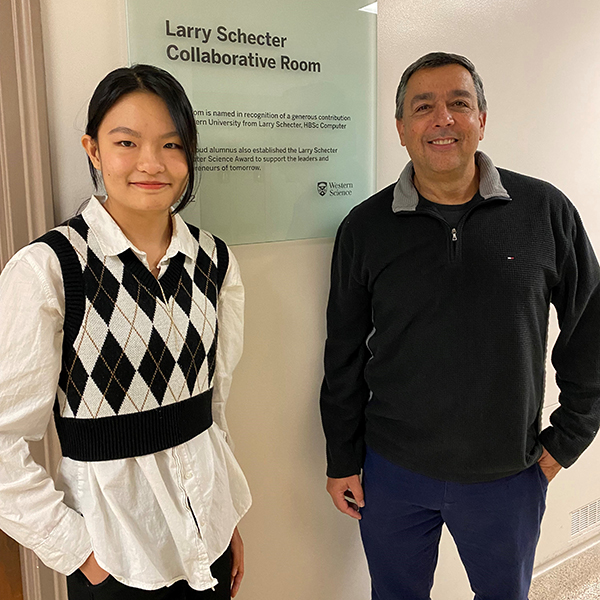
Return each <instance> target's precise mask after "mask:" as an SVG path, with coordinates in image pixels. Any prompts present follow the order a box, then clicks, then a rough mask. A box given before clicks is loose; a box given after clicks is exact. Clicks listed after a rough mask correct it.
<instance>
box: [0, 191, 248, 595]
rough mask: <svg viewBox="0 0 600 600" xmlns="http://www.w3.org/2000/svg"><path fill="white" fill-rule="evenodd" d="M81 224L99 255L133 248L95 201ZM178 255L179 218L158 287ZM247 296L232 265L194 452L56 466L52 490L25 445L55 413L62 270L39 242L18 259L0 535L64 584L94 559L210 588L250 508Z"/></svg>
mask: <svg viewBox="0 0 600 600" xmlns="http://www.w3.org/2000/svg"><path fill="white" fill-rule="evenodd" d="M83 216H84V218H85V220H86V222H87V223H88V225H89V226H90V229H91V230H92V232H93V233H94V234H95V235H96V237H97V239H98V241H99V243H100V245H101V248H102V250H103V252H104V253H105V254H106V255H108V256H112V255H117V254H120V253H121V252H123V251H125V250H127V249H128V248H131V250H133V251H134V252H135V254H136V256H137V257H138V258H139V259H140V260H141V261H142V262H143V264H144V265H145V266H146V267H148V261H147V257H146V254H145V253H144V252H141V251H140V250H138V249H137V248H135V246H133V244H132V243H131V242H130V241H129V240H128V239H127V238H126V237H125V235H124V234H123V232H122V231H121V230H120V229H119V227H118V225H117V224H116V223H115V221H114V220H113V219H112V218H111V216H110V215H109V214H108V212H107V211H106V210H105V209H104V208H103V207H102V205H101V203H100V202H99V201H98V199H96V198H95V197H92V199H91V200H90V202H89V204H88V206H87V207H86V208H85V210H84V211H83ZM179 252H182V253H183V254H185V255H186V257H189V258H191V259H192V260H195V259H196V251H195V244H194V239H193V237H192V235H191V233H190V232H189V230H188V228H187V226H186V225H185V224H184V222H183V220H182V219H181V217H179V216H178V215H176V216H175V217H174V218H173V236H172V239H171V243H170V245H169V247H168V249H167V252H166V254H165V256H164V257H163V258H162V260H161V261H160V263H159V279H160V277H161V276H162V274H164V272H165V270H166V269H167V267H168V265H169V261H170V259H171V258H173V257H174V256H176V255H177V254H178V253H179ZM243 310H244V289H243V287H242V282H241V279H240V274H239V267H238V264H237V261H236V260H235V257H234V256H233V254H232V253H231V252H230V253H229V267H228V271H227V274H226V276H225V280H224V282H223V285H222V288H221V291H220V295H219V302H218V312H217V317H218V322H219V342H218V345H217V359H216V369H215V375H214V390H213V399H212V405H213V409H212V411H213V419H214V423H213V425H212V426H211V427H210V428H209V429H207V430H206V431H204V432H203V433H201V434H200V435H198V436H196V437H195V438H193V439H192V440H190V441H189V442H186V443H184V444H181V445H180V446H176V447H174V448H170V449H167V450H163V451H161V452H157V453H156V454H150V455H146V456H138V457H133V458H125V459H119V460H110V461H100V462H81V461H76V460H72V459H69V458H63V459H62V461H61V464H60V468H59V473H58V477H57V480H56V482H53V481H52V479H51V478H50V477H49V475H48V474H47V472H46V471H45V470H44V469H43V468H42V467H41V466H40V465H38V464H36V463H35V462H34V460H33V459H32V457H31V454H30V452H29V446H28V443H27V442H28V441H31V440H39V439H41V438H42V437H43V435H44V433H45V431H46V428H47V426H48V422H49V420H50V418H51V415H52V408H53V405H54V401H55V397H56V389H57V384H58V377H59V374H60V370H61V352H62V350H61V348H62V338H63V320H64V312H65V299H64V290H63V282H62V275H61V269H60V264H59V262H58V258H57V257H56V255H55V254H54V252H53V251H52V250H51V249H50V247H49V246H47V245H46V244H33V245H30V246H27V247H25V248H23V249H22V250H20V251H19V252H17V254H15V256H14V257H13V258H12V259H11V260H10V261H9V263H8V264H7V265H6V267H5V268H4V271H3V272H2V274H1V275H0V528H1V529H3V530H4V531H5V532H6V533H8V535H10V536H11V537H13V538H14V539H16V540H17V541H18V542H19V543H21V544H22V545H23V546H26V547H28V548H31V549H32V550H33V551H34V552H36V554H37V555H38V556H39V557H40V559H41V560H42V561H43V562H44V563H45V564H46V565H48V566H49V567H51V568H52V569H55V570H56V571H59V572H61V573H64V574H67V575H68V574H70V573H72V572H73V571H75V570H76V569H77V568H78V567H79V566H81V565H82V564H83V562H84V561H85V560H86V558H87V557H88V556H89V555H90V553H91V552H92V551H93V552H94V555H95V558H96V560H97V561H98V564H99V565H100V566H101V567H102V568H103V569H105V570H106V571H108V572H109V573H111V574H112V575H113V577H115V578H116V579H117V580H119V581H120V582H122V583H124V584H126V585H129V586H134V587H138V588H142V589H148V590H150V589H157V588H160V587H163V586H165V585H170V584H172V583H174V582H175V581H177V580H179V579H185V580H187V581H188V582H189V584H190V585H191V587H193V588H194V589H196V590H204V589H208V588H210V587H213V586H214V585H216V583H217V581H216V579H214V577H213V576H212V574H211V571H210V565H211V564H212V563H213V562H214V561H215V560H216V559H217V558H218V557H219V556H220V555H221V554H222V553H223V552H224V551H225V550H226V548H227V546H228V545H229V542H230V540H231V536H232V533H233V530H234V528H235V526H236V525H237V523H238V522H239V520H240V519H241V517H242V516H243V515H244V514H245V513H246V511H247V510H248V508H249V507H250V504H251V497H250V491H249V489H248V484H247V483H246V479H245V477H244V475H243V473H242V471H241V469H240V467H239V465H238V463H237V462H236V460H235V458H234V456H233V453H232V450H231V448H230V447H229V445H228V443H227V440H228V430H227V424H226V421H225V402H226V400H227V396H228V394H229V388H230V386H231V375H232V372H233V369H234V368H235V366H236V364H237V363H238V361H239V359H240V356H241V352H242V344H243Z"/></svg>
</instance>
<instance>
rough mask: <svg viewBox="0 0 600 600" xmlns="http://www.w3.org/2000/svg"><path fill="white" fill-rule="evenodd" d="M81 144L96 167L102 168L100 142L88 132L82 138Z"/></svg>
mask: <svg viewBox="0 0 600 600" xmlns="http://www.w3.org/2000/svg"><path fill="white" fill-rule="evenodd" d="M81 145H82V146H83V149H84V150H85V151H86V153H87V155H88V156H89V157H90V160H91V161H92V164H93V165H94V167H95V168H96V169H98V170H100V150H99V149H98V142H96V140H94V139H92V138H91V136H89V135H87V134H86V135H84V136H83V137H82V138H81Z"/></svg>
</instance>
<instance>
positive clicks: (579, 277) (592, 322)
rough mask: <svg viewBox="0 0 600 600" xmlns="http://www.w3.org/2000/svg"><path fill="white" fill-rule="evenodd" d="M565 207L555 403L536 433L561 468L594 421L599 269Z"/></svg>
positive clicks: (598, 411) (597, 416)
mask: <svg viewBox="0 0 600 600" xmlns="http://www.w3.org/2000/svg"><path fill="white" fill-rule="evenodd" d="M571 209H572V214H571V219H570V227H569V231H568V234H567V240H566V243H565V255H564V259H563V263H562V266H561V268H560V269H559V276H560V281H559V283H558V285H557V286H556V287H555V288H554V289H553V290H552V303H553V304H554V306H555V307H556V311H557V314H558V322H559V326H560V334H559V336H558V339H557V341H556V344H555V346H554V349H553V351H552V363H553V365H554V368H555V370H556V381H557V384H558V387H559V389H560V395H559V401H560V406H559V408H557V409H556V410H555V411H554V412H553V413H552V414H551V415H550V423H551V425H550V426H549V427H548V428H546V429H544V430H543V431H542V432H541V434H540V441H541V443H542V444H543V445H544V447H545V448H546V449H547V450H548V452H550V454H551V455H552V456H553V457H554V458H555V459H556V460H557V461H558V462H559V463H560V464H561V465H562V466H563V467H569V466H571V465H572V464H573V463H574V462H575V461H576V460H577V458H578V457H579V455H580V454H581V453H582V452H583V451H584V450H585V449H586V448H587V447H588V445H589V444H590V443H591V442H592V440H593V439H594V436H595V435H596V433H597V432H598V426H599V423H600V268H599V266H598V261H597V260H596V257H595V255H594V251H593V249H592V245H591V243H590V241H589V239H588V237H587V235H586V232H585V229H584V228H583V223H582V222H581V219H580V217H579V215H578V214H577V211H576V210H575V209H574V208H573V207H571Z"/></svg>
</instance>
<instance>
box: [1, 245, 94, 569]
mask: <svg viewBox="0 0 600 600" xmlns="http://www.w3.org/2000/svg"><path fill="white" fill-rule="evenodd" d="M34 246H37V248H36V249H34V248H33V247H32V246H28V247H26V248H24V249H23V250H21V251H20V252H19V253H18V254H17V255H15V257H13V259H12V260H11V261H10V262H9V263H8V264H7V266H6V267H5V269H4V271H3V272H2V276H1V277H0V307H1V312H0V527H1V528H2V529H3V530H4V531H5V532H6V533H7V534H8V535H10V536H11V537H13V538H14V539H15V540H17V541H18V542H19V543H21V544H22V545H23V546H25V547H27V548H31V549H32V550H33V551H34V552H35V553H36V554H37V555H38V557H39V558H40V559H41V560H42V561H43V562H44V563H45V564H46V565H48V566H49V567H51V568H52V569H54V570H56V571H59V572H61V573H64V574H70V573H72V572H73V571H74V570H75V569H77V567H79V566H80V565H81V564H82V563H83V562H84V561H85V559H86V558H87V557H88V556H89V555H90V553H91V552H92V545H91V540H90V536H89V534H88V531H87V528H86V526H85V523H84V520H83V517H82V516H81V515H80V514H78V513H77V512H76V511H75V510H73V509H71V508H69V507H68V506H67V505H66V504H65V503H64V502H63V497H64V494H63V493H62V492H59V491H57V490H56V488H55V486H54V482H53V481H52V479H51V478H50V476H49V475H48V473H47V472H46V471H45V470H44V468H43V467H41V466H40V465H39V464H37V463H36V462H35V461H34V460H33V458H32V456H31V453H30V451H29V444H28V442H30V441H35V440H40V439H42V437H43V436H44V433H45V432H46V428H47V426H48V422H49V420H50V418H51V415H52V407H53V405H54V399H55V396H56V388H57V384H58V376H59V371H60V364H61V361H60V356H61V346H62V322H63V307H62V306H61V303H60V302H59V301H58V298H57V296H58V294H57V293H55V292H57V291H58V289H60V287H61V285H62V279H61V278H60V275H59V273H60V267H59V266H58V261H57V260H56V257H55V256H54V255H53V253H52V251H51V250H50V249H49V248H47V249H46V248H45V246H44V247H41V246H42V245H41V244H35V245H34ZM52 260H54V262H55V263H56V264H55V265H54V267H55V268H54V271H53V272H52V273H51V276H47V272H46V270H45V267H49V268H50V267H51V266H52V265H51V263H52ZM51 270H52V269H50V271H51Z"/></svg>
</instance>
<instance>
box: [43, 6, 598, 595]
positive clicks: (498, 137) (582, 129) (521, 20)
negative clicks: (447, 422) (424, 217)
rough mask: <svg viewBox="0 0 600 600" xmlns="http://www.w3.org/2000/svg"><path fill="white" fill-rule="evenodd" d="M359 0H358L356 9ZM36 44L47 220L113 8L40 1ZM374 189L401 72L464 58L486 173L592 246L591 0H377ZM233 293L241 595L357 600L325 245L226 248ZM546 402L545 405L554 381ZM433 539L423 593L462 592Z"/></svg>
mask: <svg viewBox="0 0 600 600" xmlns="http://www.w3.org/2000/svg"><path fill="white" fill-rule="evenodd" d="M365 4H366V2H365ZM42 10H43V24H44V46H45V59H46V71H47V82H48V98H49V107H50V127H51V132H50V133H51V148H52V168H53V188H54V194H55V199H56V202H57V218H58V219H62V218H65V217H66V216H68V215H69V214H71V213H72V212H73V211H74V210H75V209H76V208H77V206H78V205H79V203H80V202H81V200H82V199H84V198H85V197H86V196H87V195H88V194H89V193H90V192H91V185H90V183H89V177H88V174H87V167H86V163H85V160H84V155H83V152H82V150H80V147H79V138H80V137H81V135H82V132H83V131H82V130H83V127H84V124H85V107H86V105H87V101H88V100H89V97H90V94H91V92H92V90H93V88H94V87H95V85H96V83H97V82H98V81H99V80H100V79H101V78H102V77H103V76H104V75H105V74H106V73H107V72H108V71H110V70H111V69H113V68H116V67H118V66H121V65H123V64H126V60H127V53H126V35H125V26H124V23H125V12H124V5H123V0H103V1H102V2H97V1H91V0H45V1H44V2H43V3H42ZM379 10H380V14H379V41H378V46H379V98H380V99H379V121H378V136H379V138H378V154H379V170H378V180H379V183H380V185H384V184H387V183H389V182H391V181H393V180H394V179H395V178H396V177H397V175H398V173H399V171H400V169H401V167H402V165H403V164H404V162H405V161H406V160H407V157H406V155H405V153H404V150H402V149H401V148H400V147H399V144H398V143H397V140H396V133H395V128H394V122H393V113H394V110H393V98H394V94H395V87H396V85H397V82H398V79H399V77H400V74H401V72H402V70H403V69H404V67H406V66H407V65H408V64H409V63H410V62H412V61H413V60H414V59H416V58H417V57H418V56H420V55H421V54H424V53H425V52H428V51H431V50H439V49H443V50H448V51H455V52H459V53H463V54H466V55H467V56H469V57H470V58H471V59H472V60H473V61H474V62H475V64H476V65H477V67H478V69H479V71H480V73H481V75H482V77H483V79H484V83H485V86H486V91H487V96H488V102H489V105H490V114H489V118H488V130H487V135H486V140H485V141H484V142H483V144H482V148H483V149H484V150H485V151H486V152H488V153H489V154H490V155H491V156H492V157H493V158H494V160H495V161H496V162H497V164H499V165H500V166H503V167H506V168H511V169H514V170H518V171H522V172H525V173H528V174H530V175H534V176H538V177H542V178H545V179H549V180H550V181H552V182H553V183H555V184H556V185H558V186H559V187H560V188H562V189H563V190H564V191H565V192H566V193H567V194H568V195H569V196H570V197H571V198H572V199H573V201H574V202H575V204H576V205H577V207H578V209H579V210H580V212H581V213H582V215H583V218H584V220H585V222H586V224H587V226H588V231H589V233H590V237H591V238H592V240H593V241H594V242H595V244H596V247H597V248H600V208H599V206H600V203H599V202H598V200H600V198H599V196H600V186H599V185H598V183H599V181H598V179H599V178H598V174H597V173H598V172H599V170H598V168H597V165H598V162H599V161H600V148H599V144H600V135H599V133H600V132H599V131H598V129H599V125H598V122H599V119H598V117H599V116H600V115H599V113H600V108H599V107H600V103H599V102H598V98H599V97H600V53H599V50H598V48H599V46H598V43H597V34H596V32H597V31H598V29H599V28H600V5H598V4H597V3H596V0H574V1H571V2H570V3H569V4H568V7H566V8H564V3H563V2H562V1H561V0H489V1H487V2H485V1H484V0H460V1H458V0H437V1H436V2H423V1H422V0H402V1H401V2H400V0H383V1H382V0H379ZM234 251H235V254H236V256H237V258H238V260H239V261H240V265H241V269H242V275H243V277H244V281H245V284H246V289H247V298H248V301H247V311H246V318H247V326H246V349H245V354H244V357H243V359H242V362H241V363H240V366H239V368H238V370H237V372H236V377H235V380H234V385H233V390H232V395H231V400H230V405H229V411H228V415H229V421H230V427H231V429H232V433H233V436H234V439H235V441H236V454H237V456H238V459H239V461H240V463H241V464H242V467H243V468H244V471H245V473H246V475H247V477H248V480H249V482H250V485H251V487H252V490H253V495H254V506H253V508H252V509H251V511H250V513H249V514H248V515H247V516H246V517H245V518H244V520H243V522H242V527H241V530H242V533H243V535H244V539H245V542H246V551H247V575H246V580H245V582H244V585H243V587H242V591H241V592H240V595H239V598H241V599H242V600H249V599H258V598H261V599H264V600H270V599H272V600H275V599H277V600H279V599H285V600H296V599H297V600H300V599H302V600H305V599H306V598H314V599H315V600H342V599H344V600H364V598H367V597H368V596H369V592H368V589H369V582H368V576H367V571H366V566H365V562H364V558H363V555H362V550H361V548H360V544H359V540H358V531H357V527H356V524H355V523H354V522H353V521H351V520H350V519H349V518H347V517H344V516H343V515H340V514H338V513H336V511H335V509H334V508H333V506H332V505H331V503H330V501H329V499H328V497H327V496H326V493H325V490H324V483H325V477H324V469H325V459H324V441H323V435H322V433H321V429H320V423H319V417H318V410H317V396H318V388H319V385H320V379H321V372H322V367H321V354H322V347H323V341H324V308H325V301H326V295H327V289H328V269H329V264H328V263H329V258H330V253H331V240H312V241H301V242H285V243H276V244H257V245H252V246H239V247H236V248H235V249H234ZM548 395H549V404H552V403H553V402H555V401H556V392H555V390H554V388H552V386H550V387H549V389H548ZM599 454H600V444H598V443H596V444H595V446H594V447H593V448H592V449H591V450H590V451H589V452H588V453H587V454H586V455H584V458H582V459H581V460H580V461H579V463H577V465H576V466H574V467H573V468H572V469H570V470H569V471H567V472H564V473H561V474H560V475H559V478H558V479H557V480H556V481H555V482H553V484H552V486H551V488H550V496H549V507H548V513H547V518H546V520H545V523H544V533H543V536H542V541H541V545H540V552H539V560H541V561H545V560H548V559H549V558H551V557H552V556H554V555H556V554H559V553H561V552H563V551H565V550H568V549H569V547H570V546H571V545H573V542H571V541H570V540H569V537H568V527H569V523H568V519H569V515H568V512H569V510H573V509H574V508H578V507H579V506H581V505H583V504H586V503H587V502H590V501H592V500H594V499H596V498H598V497H600V488H599V486H600V478H598V474H597V467H596V464H597V461H598V458H599ZM466 589H467V587H466V581H465V576H464V573H463V570H462V567H461V566H460V564H459V563H458V562H457V559H456V555H455V552H454V550H453V547H452V544H451V542H450V541H449V540H448V539H445V540H444V545H443V548H442V557H441V562H440V568H439V570H438V574H437V578H436V587H435V590H434V596H433V598H434V600H442V599H443V600H454V599H455V598H456V600H458V599H459V598H467V597H468V593H467V592H466Z"/></svg>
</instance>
